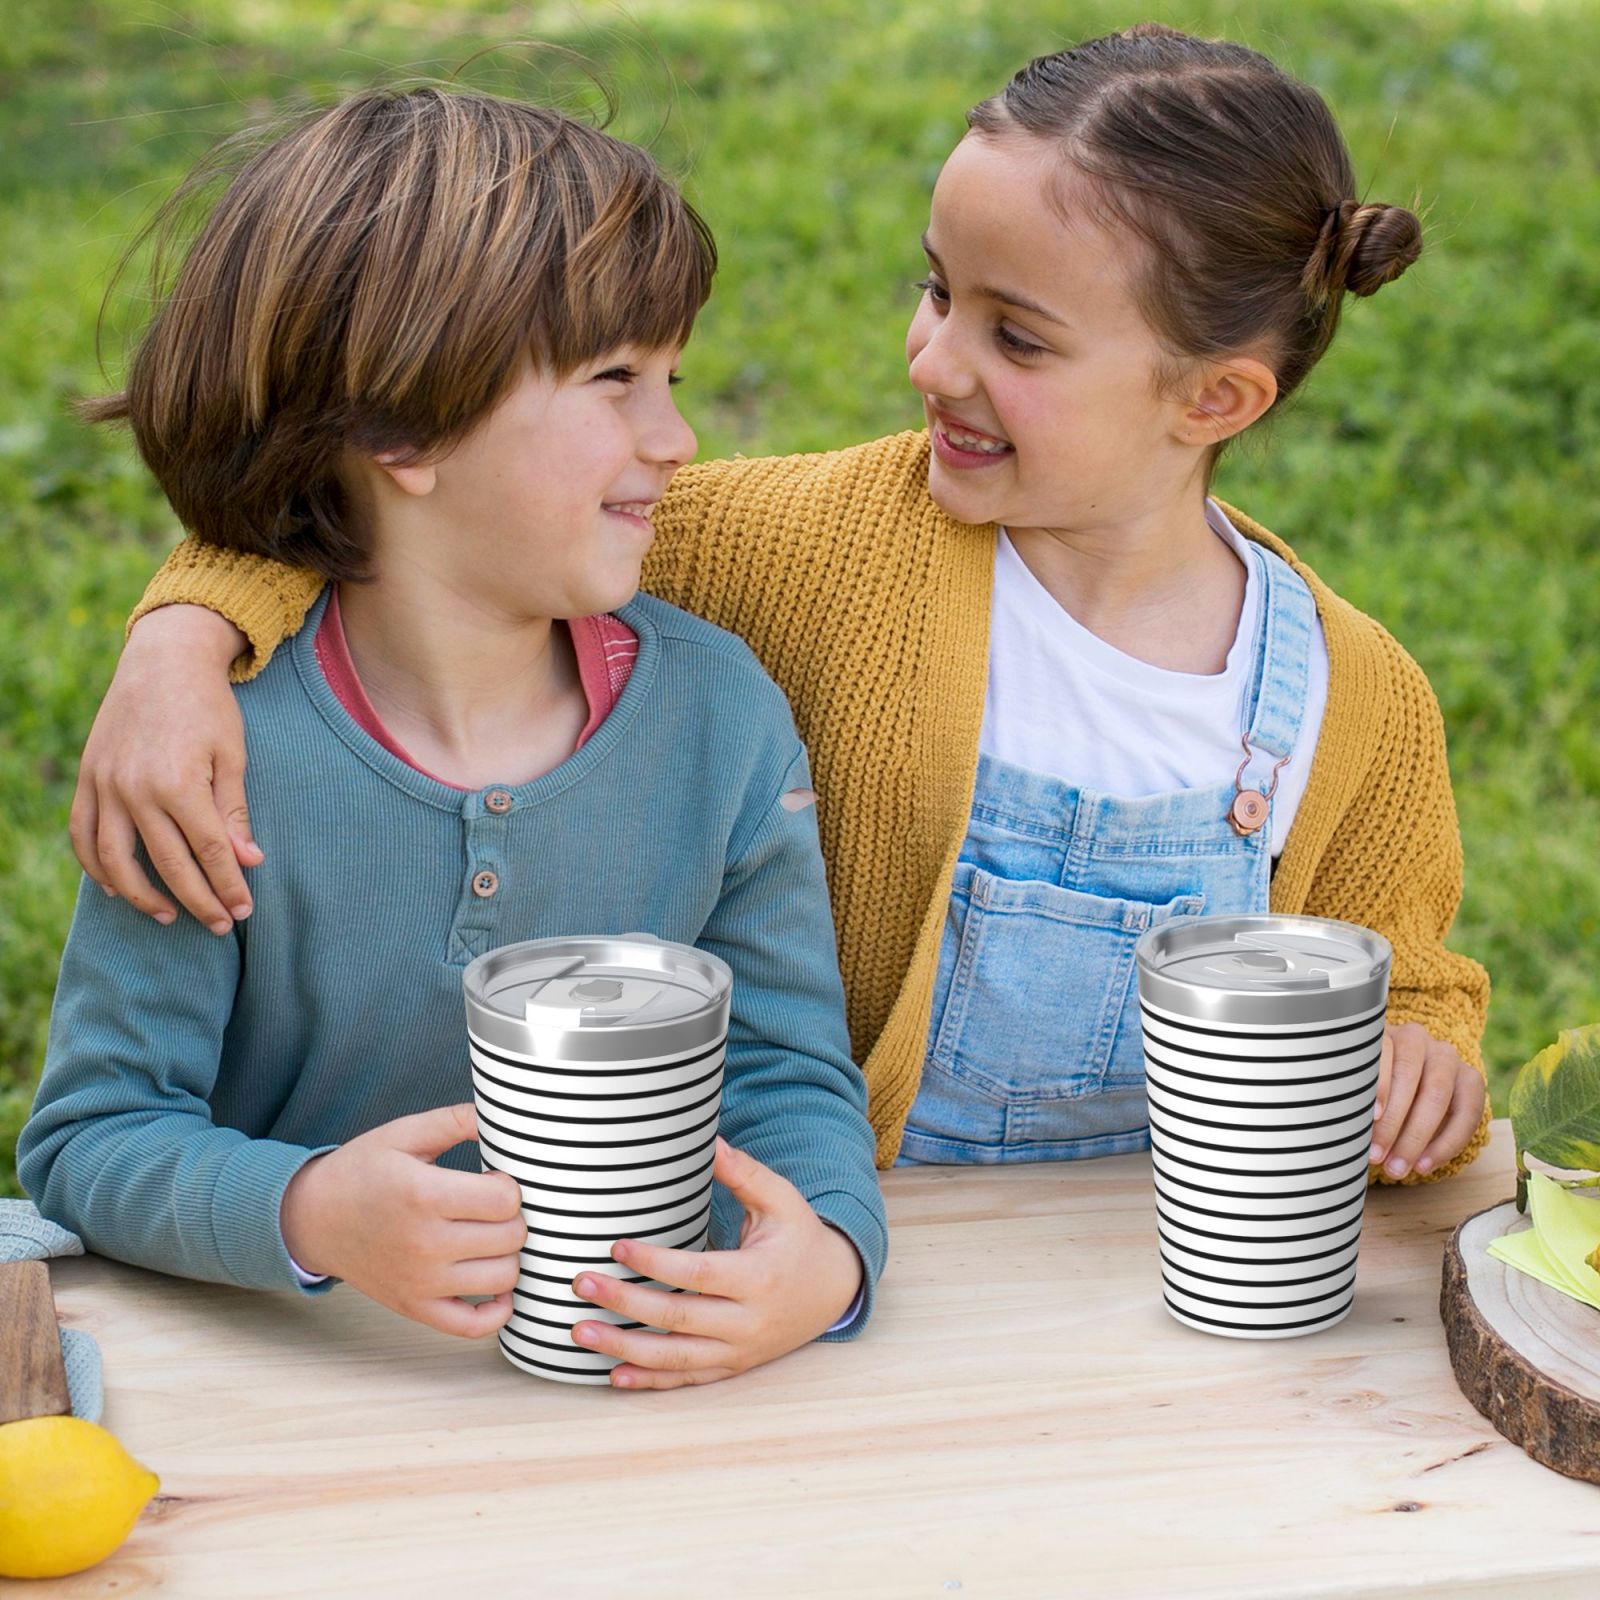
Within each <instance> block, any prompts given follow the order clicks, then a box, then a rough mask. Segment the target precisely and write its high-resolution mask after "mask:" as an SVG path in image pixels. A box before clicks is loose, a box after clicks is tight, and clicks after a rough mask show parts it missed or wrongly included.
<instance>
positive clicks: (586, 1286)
mask: <svg viewBox="0 0 1600 1600" xmlns="http://www.w3.org/2000/svg"><path fill="white" fill-rule="evenodd" d="M572 1287H573V1288H574V1289H576V1290H577V1291H578V1293H579V1294H581V1295H582V1296H583V1298H584V1299H585V1300H589V1299H592V1298H593V1296H594V1279H593V1278H591V1277H590V1276H589V1275H588V1274H587V1273H585V1274H584V1275H583V1276H582V1277H581V1278H579V1279H578V1281H577V1282H576V1283H575V1284H573V1286H572Z"/></svg>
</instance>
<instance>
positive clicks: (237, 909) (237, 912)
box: [228, 900, 253, 922]
mask: <svg viewBox="0 0 1600 1600" xmlns="http://www.w3.org/2000/svg"><path fill="white" fill-rule="evenodd" d="M252 909H253V908H252V907H251V905H250V902H249V901H248V900H247V901H245V902H244V904H243V905H237V906H229V907H228V910H229V911H231V912H232V913H233V915H234V917H235V918H236V919H237V920H238V921H240V922H243V921H244V919H245V918H246V917H248V916H249V915H250V912H251V910H252Z"/></svg>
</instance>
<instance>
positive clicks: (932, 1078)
mask: <svg viewBox="0 0 1600 1600" xmlns="http://www.w3.org/2000/svg"><path fill="white" fill-rule="evenodd" d="M1250 555H1251V556H1252V557H1253V558H1254V560H1255V562H1256V565H1257V579H1258V583H1257V587H1258V592H1259V595H1260V601H1259V604H1260V606H1261V615H1260V626H1259V628H1258V630H1257V651H1256V661H1255V669H1254V673H1253V676H1252V681H1251V685H1250V690H1249V693H1248V695H1247V697H1246V704H1247V705H1248V706H1249V707H1250V720H1249V734H1248V737H1249V744H1250V751H1251V762H1250V769H1249V771H1248V773H1247V774H1246V775H1244V776H1242V778H1241V782H1242V783H1243V784H1245V785H1246V786H1249V785H1250V784H1251V782H1252V780H1255V781H1258V782H1259V781H1261V780H1264V779H1265V778H1266V775H1267V772H1268V771H1269V770H1270V768H1271V766H1272V765H1273V764H1274V763H1276V762H1279V761H1281V760H1283V759H1284V758H1285V757H1287V756H1288V754H1289V752H1290V751H1291V750H1293V748H1294V745H1295V741H1296V739H1297V738H1298V737H1299V733H1300V722H1301V717H1302V715H1303V713H1304V709H1305V700H1306V676H1307V661H1308V654H1309V650H1310V642H1311V631H1312V628H1313V627H1314V625H1315V622H1316V608H1315V603H1314V602H1313V600H1312V598H1311V594H1310V591H1309V590H1308V589H1307V588H1306V586H1305V584H1304V583H1303V582H1302V581H1301V579H1300V577H1299V576H1298V574H1296V573H1295V572H1294V570H1293V569H1292V568H1291V567H1289V566H1288V565H1287V563H1285V562H1284V561H1282V560H1281V559H1280V558H1279V557H1277V556H1276V555H1274V554H1273V553H1272V552H1271V551H1269V550H1266V549H1264V548H1262V547H1261V546H1260V545H1254V544H1253V545H1251V546H1250ZM1242 731H1244V730H1241V732H1242ZM1242 754H1243V752H1242V751H1241V755H1242ZM1262 786H1263V787H1265V784H1264V783H1263V785H1262ZM1235 792H1236V791H1235V787H1234V784H1233V783H1231V782H1229V783H1223V784H1217V785H1214V786H1209V787H1206V788H1199V789H1180V790H1177V791H1175V792H1173V793H1171V794H1156V795H1147V796H1144V797H1143V798H1140V799H1137V800H1121V799H1117V798H1116V797H1114V796H1112V795H1104V794H1096V793H1095V792H1093V791H1092V790H1089V789H1081V788H1078V787H1076V786H1074V785H1072V784H1070V783H1066V782H1064V781H1063V780H1061V779H1060V778H1055V777H1049V776H1047V775H1045V774H1043V773H1038V772H1032V771H1029V770H1028V769H1026V768H1024V767H1017V766H1012V765H1011V764H1010V763H1008V762H1004V761H997V760H995V759H993V758H992V757H990V756H987V755H982V756H980V757H979V761H978V777H977V785H976V788H975V790H974V793H973V800H972V818H971V822H970V824H969V827H968V830H967V836H966V840H965V842H964V843H963V844H962V847H961V856H960V860H959V863H958V864H957V866H956V870H955V878H954V880H953V882H952V885H951V894H950V908H949V912H948V914H947V916H946V920H945V928H944V937H943V940H942V942H941V945H940V949H939V970H938V975H937V978H936V980H935V983H934V992H933V1012H932V1016H931V1019H930V1022H929V1031H928V1040H929V1043H928V1054H927V1059H926V1061H925V1062H924V1064H923V1069H922V1081H921V1086H920V1087H919V1089H918V1091H917V1097H916V1100H915V1102H914V1103H913V1105H912V1107H911V1115H910V1118H909V1120H908V1121H907V1124H906V1131H905V1138H904V1141H903V1142H902V1144H901V1147H900V1158H899V1161H900V1164H909V1163H914V1162H1001V1161H1058V1160H1063V1159H1071V1158H1076V1157H1080V1156H1103V1155H1116V1154H1120V1153H1121V1152H1123V1151H1127V1150H1142V1149H1145V1148H1147V1147H1148V1145H1149V1142H1150V1135H1149V1128H1148V1124H1147V1120H1146V1114H1145V1094H1144V1054H1143V1045H1142V1042H1141V1038H1140V1032H1139V1014H1138V985H1137V982H1136V980H1135V976H1134V962H1133V950H1134V945H1135V944H1136V943H1137V941H1138V938H1139V935H1140V934H1142V933H1143V932H1144V931H1145V929H1146V928H1151V927H1154V926H1156V925H1157V924H1159V923H1162V922H1165V921H1166V920H1167V919H1168V918H1169V917H1176V916H1184V915H1194V914H1198V913H1201V912H1205V913H1220V912H1236V913H1237V912H1252V911H1265V910H1266V909H1267V894H1268V887H1269V883H1270V880H1271V875H1272V860H1271V852H1270V840H1271V831H1272V830H1271V819H1270V816H1269V818H1268V821H1267V823H1266V824H1264V825H1263V826H1262V827H1260V828H1258V829H1257V830H1256V831H1255V832H1253V833H1248V834H1245V835H1243V836H1241V835H1239V834H1238V833H1236V832H1235V831H1234V829H1233V827H1232V825H1231V824H1230V822H1229V821H1228V808H1229V805H1230V804H1231V803H1232V801H1233V799H1234V795H1235Z"/></svg>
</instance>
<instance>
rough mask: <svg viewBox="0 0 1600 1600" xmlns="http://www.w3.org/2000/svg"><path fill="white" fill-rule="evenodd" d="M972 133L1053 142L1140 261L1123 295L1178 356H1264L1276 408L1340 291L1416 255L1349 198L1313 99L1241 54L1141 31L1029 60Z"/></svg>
mask: <svg viewBox="0 0 1600 1600" xmlns="http://www.w3.org/2000/svg"><path fill="white" fill-rule="evenodd" d="M967 123H968V126H969V127H971V128H972V129H973V130H974V132H976V133H979V134H986V135H991V136H993V135H1000V134H1003V133H1005V132H1008V131H1010V130H1020V131H1023V132H1026V133H1029V134H1032V135H1035V136H1036V137H1039V138H1043V139H1048V140H1050V141H1052V142H1053V143H1055V144H1056V145H1057V146H1058V147H1059V149H1060V151H1061V154H1062V155H1063V156H1064V158H1065V159H1066V161H1067V162H1068V163H1069V165H1070V167H1071V168H1072V169H1073V170H1074V171H1075V172H1076V173H1078V174H1081V175H1082V176H1083V177H1084V178H1086V179H1087V180H1088V182H1089V186H1090V189H1091V192H1092V197H1093V200H1094V202H1095V203H1097V204H1098V205H1099V206H1100V207H1102V208H1103V210H1104V212H1105V213H1106V215H1107V216H1108V217H1109V219H1110V220H1111V221H1113V222H1114V223H1120V224H1123V225H1125V226H1127V227H1129V228H1131V229H1132V230H1133V231H1134V232H1135V233H1136V234H1137V235H1139V236H1140V237H1141V238H1143V239H1144V240H1145V241H1146V243H1147V244H1148V245H1149V246H1150V247H1151V248H1150V249H1149V251H1148V252H1147V261H1146V264H1145V267H1144V270H1143V272H1142V273H1141V274H1140V276H1139V277H1138V278H1137V279H1136V287H1137V291H1138V293H1139V296H1140V299H1141V303H1142V307H1143V310H1144V313H1145V316H1146V318H1147V319H1148V321H1149V322H1150V325H1151V326H1152V327H1153V328H1154V329H1155V330H1156V331H1157V333H1159V334H1160V335H1161V337H1162V339H1163V340H1164V342H1165V343H1166V344H1167V346H1168V347H1169V348H1170V349H1171V350H1172V352H1173V353H1174V355H1175V356H1177V357H1179V358H1180V359H1182V358H1189V359H1195V360H1202V361H1203V360H1213V359H1219V358H1223V357H1226V356H1230V355H1237V354H1240V353H1242V352H1246V351H1250V352H1260V353H1262V354H1263V355H1264V357H1265V359H1267V361H1268V362H1269V364H1270V365H1271V366H1272V367H1273V369H1274V372H1275V374H1276V377H1277V380H1278V398H1279V399H1280V400H1281V399H1283V398H1285V397H1287V396H1288V395H1290V394H1292V393H1293V392H1294V390H1295V389H1296V388H1297V387H1298V385H1299V384H1300V382H1301V381H1302V379H1304V377H1305V376H1306V374H1307V373H1308V372H1309V371H1310V370H1311V368H1312V367H1313V366H1315V365H1316V363H1317V361H1318V359H1319V358H1320V357H1321V355H1322V353H1323V351H1325V350H1326V349H1327V348H1328V343H1329V341H1330V340H1331V339H1332V338H1333V334H1334V330H1335V328H1337V326H1338V322H1339V308H1340V305H1341V303H1342V301H1343V299H1344V296H1345V293H1346V291H1348V292H1349V293H1351V294H1356V295H1368V294H1372V293H1374V292H1375V291H1376V290H1377V289H1379V288H1381V287H1382V286H1383V285H1384V284H1386V283H1388V282H1389V280H1390V279H1391V278H1397V277H1399V276H1400V274H1401V273H1402V272H1404V271H1405V269H1406V268H1407V267H1408V266H1410V265H1411V263H1412V262H1413V261H1415V260H1416V259H1417V257H1418V255H1419V254H1420V253H1421V250H1422V228H1421V225H1420V223H1419V222H1418V221H1417V218H1416V217H1415V216H1414V215H1413V214H1412V213H1411V212H1410V211H1407V210H1405V209H1403V208H1402V207H1399V206H1388V205H1372V204H1364V203H1362V202H1361V201H1360V200H1359V199H1358V198H1357V195H1356V192H1355V177H1354V175H1353V173H1352V171H1351V166H1350V156H1349V152H1348V151H1347V150H1346V149H1345V145H1344V140H1343V138H1341V136H1340V134H1339V129H1338V127H1337V126H1336V125H1335V123H1334V120H1333V116H1332V114H1331V113H1330V112H1329V110H1328V107H1327V105H1326V104H1325V103H1324V101H1323V99H1322V97H1321V96H1320V95H1319V94H1318V93H1317V92H1316V91H1315V90H1314V89H1311V88H1309V87H1308V86H1307V85H1305V84H1303V83H1300V82H1298V81H1297V80H1296V79H1294V78H1291V77H1290V76H1289V75H1288V74H1287V73H1285V72H1283V71H1281V70H1280V69H1279V68H1278V67H1277V66H1275V65H1274V64H1273V63H1272V62H1271V61H1269V60H1267V58H1266V57H1265V56H1261V55H1257V54H1256V52H1255V51H1253V50H1246V49H1244V48H1243V47H1242V46H1240V45H1235V44H1226V43H1223V42H1221V41H1218V40H1211V39H1196V38H1193V37H1191V36H1190V35H1188V34H1183V33H1178V32H1176V31H1175V30H1173V29H1171V28H1166V27H1163V26H1161V25H1160V24H1158V23H1143V24H1141V25H1140V26H1138V27H1135V28H1130V29H1128V30H1127V31H1126V32H1124V33H1116V34H1110V35H1107V36H1106V37H1105V38H1102V39H1092V40H1090V41H1089V42H1088V43H1087V44H1081V45H1078V46H1077V47H1076V48H1075V49H1071V50H1063V51H1061V52H1060V53H1059V54H1057V55H1053V56H1041V57H1039V58H1038V59H1037V60H1035V61H1031V62H1029V63H1028V65H1027V66H1025V67H1024V68H1023V69H1022V70H1021V71H1020V72H1019V73H1017V75H1016V76H1015V77H1014V78H1013V79H1012V80H1011V82H1010V83H1009V84H1007V85H1006V87H1005V89H1004V90H1003V91H1002V92H1001V93H1000V94H998V95H996V96H995V97H994V98H992V99H989V100H985V101H984V102H983V103H982V104H981V105H979V106H976V107H974V108H973V110H972V111H970V112H969V113H968V114H967Z"/></svg>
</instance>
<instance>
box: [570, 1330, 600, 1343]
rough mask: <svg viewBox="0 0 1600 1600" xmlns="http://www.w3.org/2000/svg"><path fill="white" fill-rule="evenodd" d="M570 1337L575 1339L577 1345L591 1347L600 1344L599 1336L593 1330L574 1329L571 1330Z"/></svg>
mask: <svg viewBox="0 0 1600 1600" xmlns="http://www.w3.org/2000/svg"><path fill="white" fill-rule="evenodd" d="M572 1337H573V1338H574V1339H576V1340H577V1341H578V1343H579V1344H586V1345H591V1346H592V1345H597V1344H599V1342H600V1335H599V1334H598V1333H596V1332H595V1331H594V1329H593V1328H574V1329H573V1330H572Z"/></svg>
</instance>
